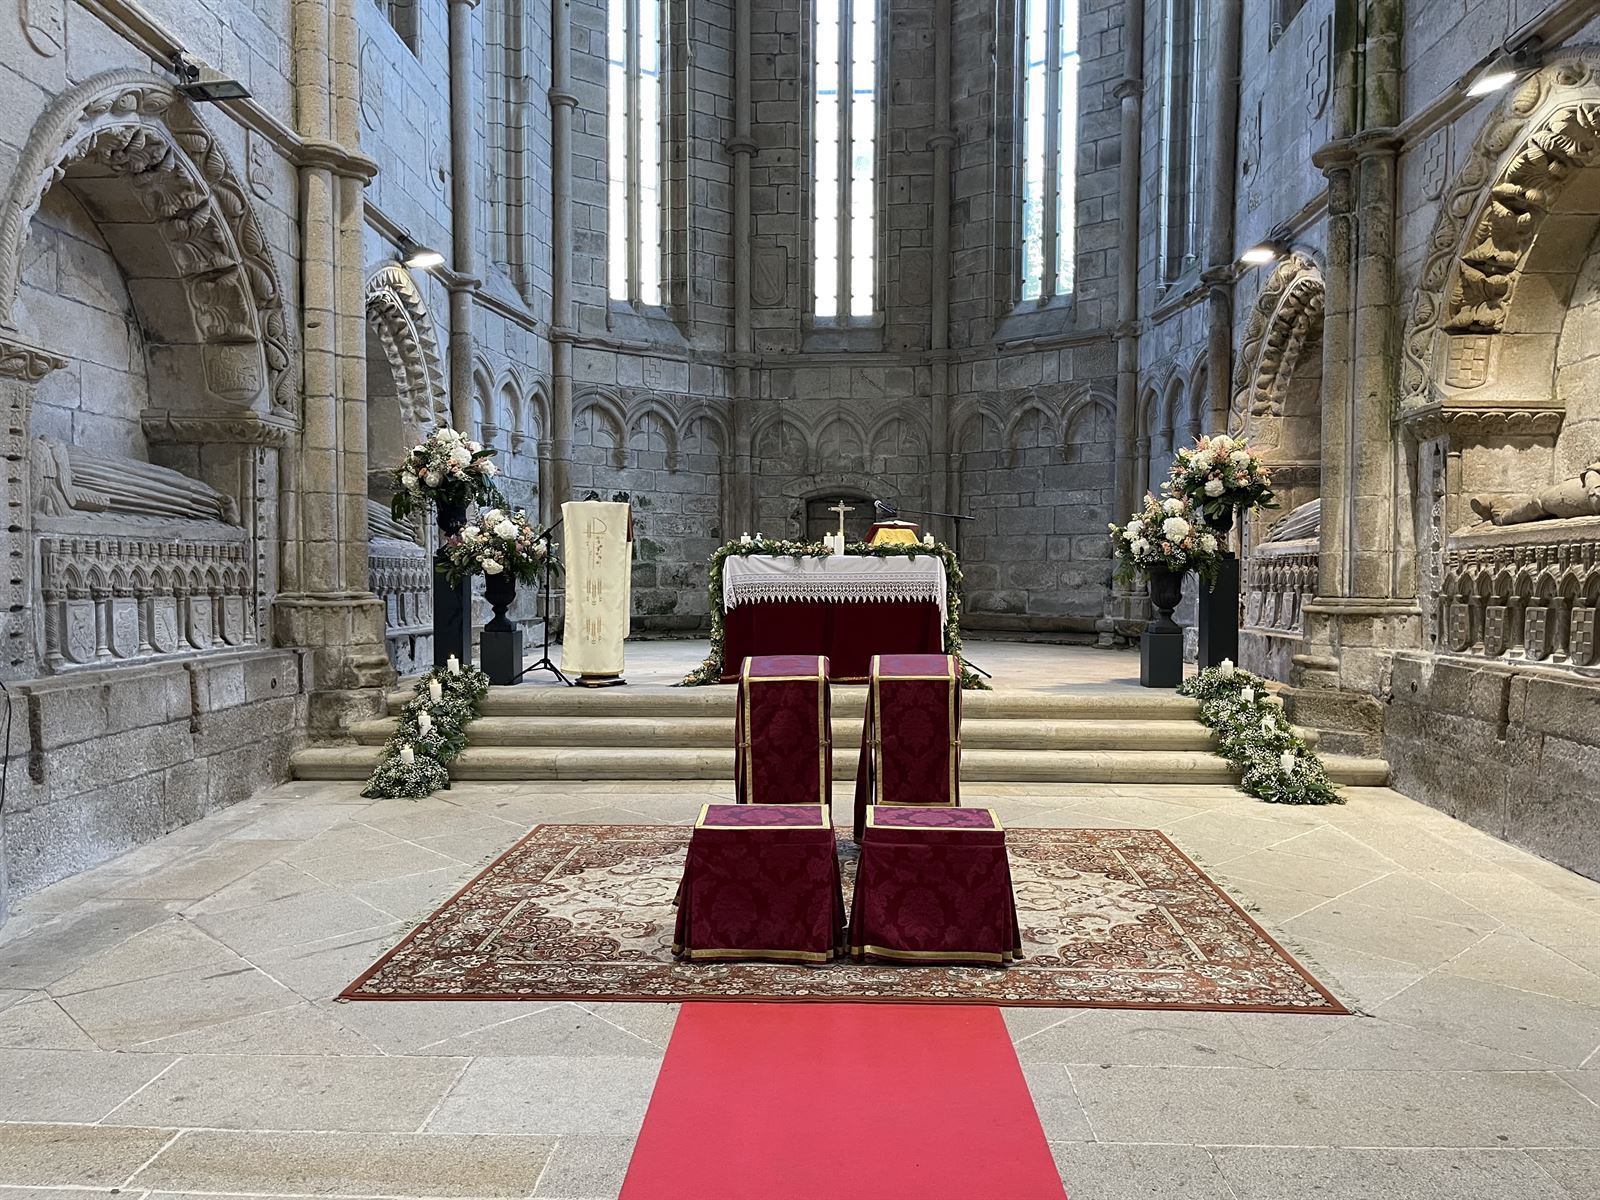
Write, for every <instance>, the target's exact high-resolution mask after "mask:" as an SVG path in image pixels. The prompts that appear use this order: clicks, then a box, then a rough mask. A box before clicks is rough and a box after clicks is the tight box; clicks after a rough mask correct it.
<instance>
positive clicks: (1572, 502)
mask: <svg viewBox="0 0 1600 1200" xmlns="http://www.w3.org/2000/svg"><path fill="white" fill-rule="evenodd" d="M1472 511H1473V512H1475V513H1477V514H1478V515H1479V516H1480V517H1482V518H1483V519H1484V520H1485V521H1493V522H1494V523H1495V524H1496V525H1523V524H1526V523H1527V522H1529V521H1552V520H1562V519H1565V518H1569V517H1595V516H1600V459H1597V460H1595V461H1594V462H1592V463H1590V464H1589V465H1588V466H1587V467H1585V468H1583V470H1581V471H1579V472H1578V473H1577V474H1576V475H1574V476H1573V477H1572V478H1570V479H1563V480H1562V481H1561V482H1560V483H1553V484H1551V485H1550V486H1549V487H1544V488H1540V489H1539V490H1538V491H1537V492H1533V493H1530V494H1524V495H1520V496H1503V497H1499V498H1497V497H1494V496H1488V495H1485V496H1474V497H1473V498H1472Z"/></svg>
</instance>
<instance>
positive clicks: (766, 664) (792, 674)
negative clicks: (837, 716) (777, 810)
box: [733, 654, 833, 811]
mask: <svg viewBox="0 0 1600 1200" xmlns="http://www.w3.org/2000/svg"><path fill="white" fill-rule="evenodd" d="M733 736H734V750H735V758H734V765H733V783H734V795H735V797H736V798H737V799H738V801H739V803H740V804H822V805H825V806H827V807H828V808H829V810H830V811H831V810H832V807H833V717H832V712H831V708H830V705H829V693H828V660H827V659H826V658H824V657H820V656H818V655H814V654H763V655H753V656H751V657H749V658H747V659H745V660H744V666H743V668H742V669H741V671H740V674H739V695H738V700H737V715H736V716H735V717H734V734H733Z"/></svg>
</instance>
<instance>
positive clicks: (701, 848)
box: [672, 804, 845, 963]
mask: <svg viewBox="0 0 1600 1200" xmlns="http://www.w3.org/2000/svg"><path fill="white" fill-rule="evenodd" d="M844 931H845V922H844V894H843V892H842V890H841V885H840V877H839V856H838V854H837V852H836V848H835V845H834V837H833V821H832V819H831V818H830V817H829V816H828V810H827V809H826V808H825V807H824V806H822V805H820V804H707V805H706V806H705V807H703V808H702V809H701V810H700V819H699V820H698V821H696V822H695V827H694V833H693V834H692V835H691V836H690V839H689V853H688V856H687V858H686V860H685V862H684V867H683V882H682V883H681V884H679V886H678V921H677V929H676V932H675V934H674V937H673V944H672V952H673V953H674V954H676V955H677V956H679V957H680V958H684V959H687V960H689V961H690V962H726V961H737V960H745V959H768V960H771V961H774V962H798V963H826V962H830V961H832V960H833V959H835V958H840V957H843V955H844V953H845V936H844Z"/></svg>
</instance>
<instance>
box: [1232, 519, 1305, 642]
mask: <svg viewBox="0 0 1600 1200" xmlns="http://www.w3.org/2000/svg"><path fill="white" fill-rule="evenodd" d="M1317 550H1318V539H1316V538H1314V537H1312V538H1300V539H1296V540H1294V541H1284V542H1264V543H1262V544H1261V545H1259V546H1257V547H1256V548H1255V549H1254V550H1253V551H1251V554H1250V558H1249V561H1248V563H1247V565H1246V574H1245V598H1244V630H1245V631H1246V632H1249V633H1256V634H1261V635H1263V636H1266V637H1282V638H1299V637H1301V636H1302V635H1303V634H1304V633H1305V615H1304V612H1303V609H1304V606H1305V602H1306V601H1307V600H1309V599H1311V597H1312V595H1313V594H1314V593H1315V591H1316V588H1317Z"/></svg>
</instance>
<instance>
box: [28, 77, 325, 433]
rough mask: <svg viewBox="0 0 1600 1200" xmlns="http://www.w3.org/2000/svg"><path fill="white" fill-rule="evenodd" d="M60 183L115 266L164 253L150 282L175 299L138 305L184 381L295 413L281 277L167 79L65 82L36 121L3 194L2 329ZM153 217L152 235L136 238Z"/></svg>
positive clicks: (216, 146) (239, 402)
mask: <svg viewBox="0 0 1600 1200" xmlns="http://www.w3.org/2000/svg"><path fill="white" fill-rule="evenodd" d="M102 180H115V181H116V185H117V186H116V187H114V188H103V187H101V186H100V181H102ZM60 182H65V183H66V184H67V186H69V187H73V188H74V189H75V191H77V190H81V189H82V188H83V187H84V185H86V184H92V185H94V187H93V190H94V192H95V195H94V196H90V197H88V200H87V201H86V203H85V206H86V207H87V208H88V209H89V211H90V213H91V215H92V216H94V217H95V219H96V220H97V221H98V222H100V223H101V224H102V226H103V228H104V231H105V233H106V236H107V239H108V241H110V242H111V245H112V249H113V252H114V253H116V254H117V257H118V259H119V261H120V262H122V263H123V264H124V266H125V268H126V267H127V266H128V265H129V264H132V263H136V262H140V261H148V260H149V258H150V257H151V256H150V254H149V251H151V250H155V251H156V257H157V258H163V259H165V261H163V262H160V263H159V264H152V266H151V267H147V268H146V270H148V271H149V277H148V283H149V285H150V287H151V289H152V290H153V291H155V292H157V294H159V291H160V290H161V289H163V288H170V289H175V290H176V292H177V293H178V295H177V296H175V297H174V300H175V304H174V305H172V306H167V305H159V304H152V305H151V306H150V308H151V310H152V311H151V313H150V314H141V315H148V316H150V317H151V318H152V320H153V323H154V324H155V325H156V326H157V327H158V330H159V332H160V333H161V335H162V337H163V340H164V341H166V342H167V344H168V345H169V346H170V347H171V348H172V349H173V350H174V351H175V352H179V353H185V354H189V355H192V356H193V357H194V358H196V359H197V360H198V362H197V364H196V372H195V375H194V378H195V379H196V380H203V381H204V387H205V392H206V393H207V394H208V395H209V396H212V397H216V398H218V399H221V400H223V401H225V402H227V403H228V404H230V405H233V406H235V407H244V408H254V407H256V406H257V404H258V403H259V402H261V401H263V400H264V401H265V407H266V408H267V410H268V411H269V412H270V413H272V414H274V415H277V416H279V417H283V418H288V419H298V408H299V406H298V402H297V397H298V389H297V386H296V381H295V377H294V373H293V372H292V371H291V370H290V365H291V356H290V351H291V343H290V336H289V326H288V320H287V317H286V314H285V311H284V301H283V287H282V284H281V283H280V281H279V276H278V272H277V268H276V267H275V266H274V264H273V262H272V257H271V250H270V247H269V244H268V242H267V238H266V235H265V234H264V233H263V232H262V228H261V225H260V223H259V221H258V220H257V219H256V216H255V212H254V210H253V208H252V207H251V204H250V201H249V199H248V198H247V192H246V190H245V188H244V187H243V186H242V184H241V183H240V181H239V177H238V175H237V173H236V172H235V171H234V169H233V167H232V165H231V164H230V163H229V161H228V158H227V155H226V154H225V153H224V152H223V149H222V146H221V144H220V143H219V142H218V141H217V139H216V137H215V136H214V135H213V134H212V132H211V130H210V129H209V128H207V126H206V125H205V123H204V122H203V121H201V120H200V118H199V117H198V116H196V115H195V111H194V108H193V107H192V106H191V105H190V104H189V103H188V101H186V100H184V99H183V98H182V97H181V96H180V95H179V94H178V92H177V91H176V90H175V89H174V88H173V87H172V86H171V84H169V83H167V82H166V81H164V80H162V79H160V78H158V77H156V76H153V75H150V74H148V73H146V72H144V71H138V70H131V69H121V70H114V71H107V72H104V73H102V74H99V75H96V76H93V77H91V78H90V79H87V80H85V81H84V82H83V83H80V84H78V85H77V86H75V87H72V88H70V89H68V90H67V91H65V92H63V93H62V94H61V95H60V96H58V97H57V98H56V100H55V102H54V103H53V104H52V105H51V106H50V107H49V108H48V109H47V110H46V111H45V113H44V115H43V116H42V117H41V118H40V119H39V121H38V123H37V124H35V126H34V128H33V130H32V132H31V133H30V134H29V135H28V139H27V142H26V143H25V144H24V146H23V148H22V153H21V155H20V156H19V158H18V161H17V165H16V168H15V170H14V172H13V174H12V177H11V183H10V186H9V187H8V188H7V189H6V194H5V198H4V200H3V202H0V325H4V326H14V317H15V312H14V310H15V306H16V301H17V295H18V290H19V288H20V285H21V278H22V262H23V248H24V244H25V243H26V241H27V237H28V225H29V221H30V220H31V219H32V217H33V214H34V213H35V212H37V211H38V208H39V205H40V203H41V202H42V201H43V199H44V196H45V193H47V192H48V191H49V190H50V189H51V188H52V187H54V186H55V185H56V184H57V183H60ZM130 197H132V198H133V199H134V200H135V202H136V208H135V209H134V211H132V212H130V211H128V210H127V207H126V206H127V204H128V200H129V198H130ZM80 199H84V197H83V196H80ZM107 203H111V204H115V205H117V206H118V209H119V211H118V212H117V213H116V214H114V216H115V217H116V219H114V220H113V219H106V220H102V218H106V217H109V216H112V215H113V214H108V213H106V212H105V211H104V205H105V204H107ZM130 217H132V218H135V219H132V220H130V219H129V218H130ZM152 226H154V227H155V228H156V229H157V230H158V231H159V238H157V239H155V241H156V242H157V243H158V244H156V245H151V239H149V238H148V237H147V236H143V231H147V230H148V229H149V228H150V227H152ZM119 243H121V244H119ZM136 251H144V253H137V252H136ZM129 273H130V277H131V278H134V279H141V276H139V275H138V274H135V273H134V272H132V271H130V272H129ZM141 281H143V280H142V279H141ZM169 308H170V311H168V310H169ZM158 310H159V311H158ZM180 313H181V314H182V315H183V317H184V318H186V320H182V321H180V320H178V319H177V318H178V314H180ZM263 415H265V414H263Z"/></svg>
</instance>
